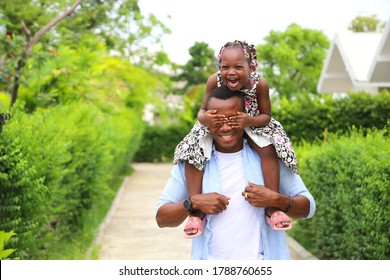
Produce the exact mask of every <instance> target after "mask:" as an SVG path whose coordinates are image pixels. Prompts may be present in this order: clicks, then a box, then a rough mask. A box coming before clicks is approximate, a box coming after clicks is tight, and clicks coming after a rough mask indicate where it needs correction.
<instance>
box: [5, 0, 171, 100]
mask: <svg viewBox="0 0 390 280" xmlns="http://www.w3.org/2000/svg"><path fill="white" fill-rule="evenodd" d="M71 1H72V2H73V1H74V3H73V6H72V7H71V8H69V9H67V7H69V5H70V3H71ZM64 10H65V12H62V11H64ZM58 14H59V15H58ZM53 18H54V20H52V19H53ZM65 18H66V19H67V20H63V19H65ZM60 21H61V24H58V23H59V22H60ZM2 31H4V35H3V36H1V34H2V33H3V32H2ZM49 31H50V32H49ZM166 32H169V29H167V28H166V27H165V25H164V24H162V23H161V22H160V21H159V20H157V18H156V17H155V16H154V15H149V16H148V17H144V16H143V15H142V14H141V11H140V9H139V6H138V0H106V1H102V0H89V1H81V0H77V1H76V0H61V1H55V0H23V1H22V0H5V1H2V2H1V3H0V46H1V47H0V48H1V49H0V81H2V82H3V84H0V90H7V91H8V92H10V93H11V95H12V100H11V106H12V104H13V103H14V102H15V101H16V99H17V95H18V88H19V84H20V82H21V81H22V79H21V78H22V74H23V69H24V66H25V65H26V60H27V59H29V58H30V57H31V56H32V55H33V48H34V46H35V45H36V43H37V42H38V41H40V42H41V43H42V44H41V46H40V48H41V49H42V51H43V52H45V51H46V54H49V51H50V52H55V49H58V48H60V47H63V46H64V45H67V46H68V47H70V48H73V49H77V47H78V44H79V42H81V41H83V37H85V36H88V37H90V38H91V37H92V38H94V40H95V41H96V43H100V42H104V43H105V44H106V45H107V47H108V49H109V51H110V52H111V53H112V54H113V53H116V54H118V55H120V56H125V57H127V58H128V59H129V60H131V61H132V62H138V63H142V62H143V61H144V60H148V61H150V60H151V56H150V55H149V54H148V50H147V48H146V47H145V45H146V44H144V42H145V41H147V42H148V43H149V44H155V43H157V42H159V40H160V37H161V36H162V35H163V34H165V33H166ZM91 42H92V40H91ZM40 55H42V53H41V54H40ZM135 57H136V59H135ZM152 59H153V60H157V59H155V58H154V57H152ZM162 61H163V60H162V57H161V55H159V57H158V61H156V63H162ZM153 62H154V61H153ZM165 62H166V60H165ZM150 64H151V63H149V65H150Z"/></svg>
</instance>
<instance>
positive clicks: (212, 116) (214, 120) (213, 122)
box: [205, 110, 227, 129]
mask: <svg viewBox="0 0 390 280" xmlns="http://www.w3.org/2000/svg"><path fill="white" fill-rule="evenodd" d="M205 116H206V118H205V121H206V126H208V127H209V128H210V129H217V128H219V127H221V126H222V125H223V124H224V123H225V122H226V121H227V119H226V117H225V115H219V114H217V110H208V111H206V113H205Z"/></svg>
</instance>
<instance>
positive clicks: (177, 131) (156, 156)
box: [134, 123, 192, 162]
mask: <svg viewBox="0 0 390 280" xmlns="http://www.w3.org/2000/svg"><path fill="white" fill-rule="evenodd" d="M191 128H192V126H191V125H189V124H186V123H183V124H175V125H172V126H168V127H159V126H148V127H147V128H146V129H145V132H144V135H143V139H142V142H141V145H140V147H139V150H138V151H137V153H136V155H135V157H134V161H137V162H170V161H172V160H173V153H174V151H175V148H176V146H177V144H179V142H180V141H181V139H183V138H184V136H186V135H187V134H188V132H189V131H190V130H191Z"/></svg>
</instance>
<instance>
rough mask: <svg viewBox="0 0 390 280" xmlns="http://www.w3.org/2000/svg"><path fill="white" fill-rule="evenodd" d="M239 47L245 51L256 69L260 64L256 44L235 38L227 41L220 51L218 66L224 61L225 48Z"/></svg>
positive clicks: (245, 54)
mask: <svg viewBox="0 0 390 280" xmlns="http://www.w3.org/2000/svg"><path fill="white" fill-rule="evenodd" d="M236 47H239V48H241V49H242V50H243V51H244V56H245V57H246V59H247V60H248V63H249V65H252V66H253V68H254V69H256V68H257V66H258V65H259V63H258V61H257V50H256V49H255V46H254V45H252V44H248V43H247V42H245V41H242V42H241V41H239V40H235V41H233V42H227V43H226V44H225V45H224V46H223V47H222V48H221V50H220V51H219V54H218V66H219V67H221V62H222V53H223V51H224V50H225V49H227V48H236Z"/></svg>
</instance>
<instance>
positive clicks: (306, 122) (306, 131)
mask: <svg viewBox="0 0 390 280" xmlns="http://www.w3.org/2000/svg"><path fill="white" fill-rule="evenodd" d="M194 110H198V108H194ZM273 116H274V118H275V119H277V120H278V121H280V122H281V123H282V125H283V127H284V128H285V130H286V132H287V134H288V135H289V137H290V138H291V140H292V142H293V145H294V146H297V145H299V144H301V143H303V142H305V141H306V142H321V141H323V139H324V137H326V136H324V131H327V132H328V133H335V132H340V131H341V132H347V131H348V129H349V128H350V127H352V126H355V127H359V128H364V129H370V128H378V129H382V128H383V127H385V125H386V123H387V120H388V119H390V94H389V93H388V92H386V91H385V92H382V93H380V94H377V95H370V94H367V93H364V92H361V93H353V94H348V95H347V96H346V97H344V98H334V97H332V96H330V95H322V96H313V95H304V96H300V97H298V98H297V99H295V100H294V101H290V100H287V99H282V100H280V101H279V103H278V104H275V105H274V106H273ZM192 125H193V124H187V123H183V124H175V125H173V126H168V127H154V126H149V127H147V128H146V130H145V134H144V138H143V139H142V144H141V148H140V150H139V152H138V153H137V155H136V157H135V160H136V161H139V162H143V161H144V162H160V161H170V160H171V159H172V158H173V151H174V148H175V147H176V145H177V144H178V143H179V142H180V141H181V140H182V139H183V137H184V136H185V135H186V134H187V133H188V132H189V131H190V129H191V127H192Z"/></svg>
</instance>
